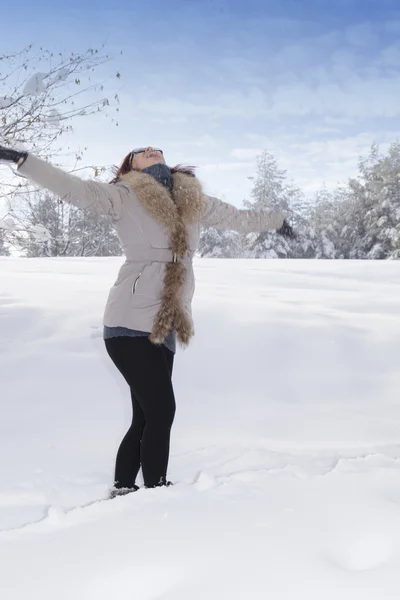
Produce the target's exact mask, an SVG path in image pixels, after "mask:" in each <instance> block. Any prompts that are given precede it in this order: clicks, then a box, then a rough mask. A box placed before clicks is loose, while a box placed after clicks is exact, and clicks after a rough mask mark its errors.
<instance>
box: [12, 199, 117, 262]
mask: <svg viewBox="0 0 400 600" xmlns="http://www.w3.org/2000/svg"><path fill="white" fill-rule="evenodd" d="M9 216H10V217H12V219H13V220H14V222H15V223H18V224H20V225H21V224H24V223H25V224H26V223H29V225H30V229H28V230H27V231H26V230H24V229H23V230H22V231H21V230H19V229H18V228H17V229H16V230H14V231H13V234H12V239H13V245H14V247H16V248H18V250H19V251H20V252H21V253H22V254H23V255H24V256H28V257H40V256H116V255H120V254H121V253H122V250H121V246H120V243H119V240H118V237H117V235H116V233H115V231H114V228H113V227H112V224H111V221H110V220H109V219H108V218H107V217H104V216H102V215H98V214H97V213H95V212H94V211H91V210H90V209H87V210H80V209H78V208H75V207H74V206H71V205H70V204H66V203H64V202H62V201H60V200H59V199H57V198H54V197H53V196H52V195H51V194H49V193H48V192H47V191H43V190H38V191H37V193H36V195H35V196H34V197H33V196H31V195H27V196H26V197H25V198H20V200H19V202H18V204H17V207H14V208H13V210H12V211H10V213H9ZM38 228H44V231H46V232H48V235H47V236H46V237H44V236H43V234H42V235H41V236H38V235H37V234H38ZM14 229H15V228H14Z"/></svg>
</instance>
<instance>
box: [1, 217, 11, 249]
mask: <svg viewBox="0 0 400 600" xmlns="http://www.w3.org/2000/svg"><path fill="white" fill-rule="evenodd" d="M9 255H10V250H9V247H8V245H7V243H6V236H5V232H4V230H3V229H2V228H1V224H0V256H9Z"/></svg>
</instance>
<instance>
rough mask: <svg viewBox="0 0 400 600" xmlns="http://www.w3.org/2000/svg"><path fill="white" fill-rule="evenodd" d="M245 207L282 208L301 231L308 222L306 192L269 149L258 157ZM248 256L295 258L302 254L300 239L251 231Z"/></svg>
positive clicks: (247, 241) (267, 232) (255, 208)
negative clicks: (289, 179)
mask: <svg viewBox="0 0 400 600" xmlns="http://www.w3.org/2000/svg"><path fill="white" fill-rule="evenodd" d="M253 181H254V185H253V189H252V191H251V193H250V197H251V200H245V201H244V206H245V207H246V208H248V209H252V210H280V211H283V212H285V213H286V215H287V219H288V221H289V222H290V224H291V225H292V227H293V228H294V229H295V230H296V232H297V233H298V234H299V238H298V240H300V239H301V234H302V231H303V229H304V226H305V223H306V221H307V212H308V210H309V209H308V205H307V201H306V199H305V196H304V194H303V192H302V191H301V190H300V188H299V187H298V186H296V185H295V184H294V183H293V182H290V181H288V176H287V172H286V171H285V170H283V169H280V168H279V167H278V163H277V161H276V159H275V158H274V156H272V154H270V153H269V152H267V151H264V152H262V154H261V155H260V156H259V157H258V158H257V174H256V176H255V177H254V178H253ZM245 247H246V252H245V253H246V256H248V257H254V258H294V257H297V256H298V255H299V251H300V248H299V241H295V240H288V239H286V238H283V237H282V236H280V235H279V234H277V233H276V232H271V231H266V232H263V233H261V234H258V235H256V234H250V235H249V236H248V237H247V240H246V244H245Z"/></svg>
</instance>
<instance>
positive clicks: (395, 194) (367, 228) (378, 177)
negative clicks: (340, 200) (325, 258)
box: [349, 142, 400, 259]
mask: <svg viewBox="0 0 400 600" xmlns="http://www.w3.org/2000/svg"><path fill="white" fill-rule="evenodd" d="M349 189H350V195H351V198H352V206H353V211H352V213H351V215H349V217H350V218H353V219H354V218H357V235H355V236H354V245H353V249H352V251H351V252H350V258H369V259H385V258H389V257H391V258H396V257H397V256H398V255H399V254H400V143H399V142H394V143H392V144H391V146H390V147H389V150H388V153H387V155H386V156H385V155H382V154H380V152H379V149H378V146H377V145H376V144H374V145H373V146H372V147H371V151H370V154H369V155H368V156H367V157H366V158H364V159H361V160H360V162H359V175H358V177H357V178H355V179H351V180H350V182H349Z"/></svg>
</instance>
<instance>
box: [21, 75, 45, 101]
mask: <svg viewBox="0 0 400 600" xmlns="http://www.w3.org/2000/svg"><path fill="white" fill-rule="evenodd" d="M46 77H47V73H35V74H34V75H32V76H31V77H30V78H29V79H28V81H27V82H26V83H25V85H24V89H23V91H22V93H23V94H24V96H40V94H42V93H43V92H44V90H45V85H44V80H45V79H46Z"/></svg>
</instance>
